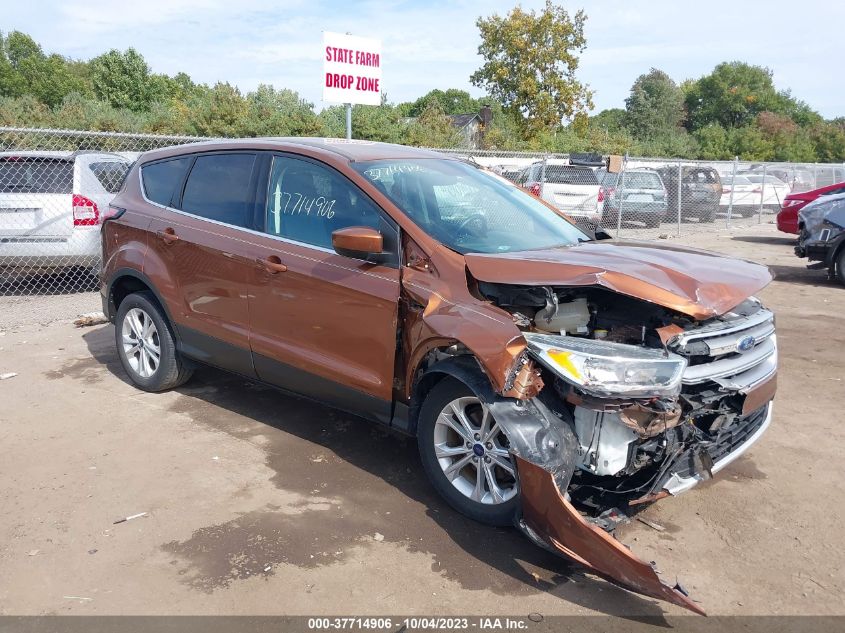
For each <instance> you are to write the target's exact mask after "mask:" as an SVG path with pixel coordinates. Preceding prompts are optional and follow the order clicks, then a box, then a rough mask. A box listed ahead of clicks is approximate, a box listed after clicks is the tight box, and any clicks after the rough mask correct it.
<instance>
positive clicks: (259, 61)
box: [3, 0, 845, 116]
mask: <svg viewBox="0 0 845 633" xmlns="http://www.w3.org/2000/svg"><path fill="white" fill-rule="evenodd" d="M582 2H583V4H584V5H585V10H586V13H587V16H588V19H587V23H586V27H585V28H586V36H587V44H588V46H587V50H586V51H585V53H584V54H583V56H582V59H581V65H580V68H579V72H578V77H579V79H580V80H581V81H583V82H585V83H587V84H589V85H590V86H591V87H592V88H593V90H594V91H595V102H596V105H597V109H602V108H607V107H622V106H623V104H624V99H625V96H627V93H628V90H629V88H630V86H631V83H632V82H633V80H634V79H636V77H637V76H638V75H639V74H641V73H643V72H647V71H648V69H649V68H650V67H652V66H654V67H657V68H660V69H662V70H665V71H666V72H667V73H669V75H670V76H672V77H673V78H674V79H676V80H678V81H680V80H683V79H685V78H688V77H698V76H701V75H702V74H704V73H706V72H709V71H710V70H711V69H712V68H713V66H715V65H716V64H717V63H719V62H721V61H726V60H733V59H741V60H745V61H749V62H751V63H756V64H761V65H766V66H769V67H771V68H772V70H773V71H774V77H775V82H776V84H777V86H778V87H779V88H786V87H791V88H792V89H793V93H794V94H795V95H796V96H797V97H798V98H801V99H804V100H805V101H807V102H808V103H810V105H811V106H813V107H816V108H820V109H821V111H822V113H823V114H825V115H826V116H836V115H839V114H843V112H842V109H843V105H842V104H843V103H845V99H843V97H845V88H841V87H840V86H839V85H838V83H837V82H835V81H831V77H835V76H838V72H837V71H838V66H839V62H838V59H839V57H840V51H839V50H838V48H839V46H838V42H839V34H838V29H839V24H841V23H842V19H843V18H845V3H829V2H824V1H823V0H804V1H803V2H801V3H800V4H796V3H795V2H794V0H770V1H768V2H765V1H760V0H750V1H745V2H736V1H735V0H709V2H708V3H707V4H706V5H702V4H700V3H699V4H689V3H678V2H675V1H673V0H603V1H602V2H595V1H593V2H589V1H588V0H582ZM515 3H516V2H515V0H489V1H488V2H484V3H481V2H472V1H469V0H452V1H451V2H448V1H444V0H366V1H364V2H348V0H347V1H341V0H332V1H322V2H321V1H318V0H308V1H306V0H288V1H284V2H282V1H279V0H237V1H236V2H232V0H145V1H144V2H135V3H123V2H115V1H114V0H68V1H66V2H61V1H59V0H44V1H42V2H37V3H36V2H29V3H22V2H20V3H17V2H16V3H7V4H6V6H4V16H3V22H4V30H11V29H19V30H22V31H25V32H27V33H29V34H31V35H32V36H33V37H35V39H36V40H37V41H39V42H40V43H41V44H42V45H43V46H44V48H45V50H47V51H49V52H58V53H61V54H64V55H69V56H72V57H76V58H90V57H94V56H96V55H99V54H100V53H103V52H105V51H106V50H108V49H110V48H119V49H125V48H127V47H130V46H132V47H134V48H136V49H137V50H139V51H140V52H141V53H142V54H143V55H144V57H145V58H146V59H147V61H148V62H149V64H150V65H151V67H152V68H153V70H154V71H155V72H165V73H168V74H174V73H176V72H179V71H185V72H187V73H188V74H190V75H191V76H192V77H193V78H194V79H195V80H197V81H201V82H208V83H214V82H216V81H229V82H230V83H233V84H235V85H237V86H238V87H239V88H240V89H241V90H242V91H248V90H252V89H254V88H255V87H256V86H257V85H258V84H259V83H273V84H274V85H276V86H277V87H287V88H292V89H294V90H296V91H298V92H299V93H300V94H301V95H302V96H303V97H304V98H306V99H308V100H309V101H312V102H314V103H316V104H317V105H318V106H319V105H320V98H321V94H320V74H321V71H322V55H321V52H320V48H321V47H320V43H321V31H323V30H329V31H338V32H346V31H349V32H352V33H355V34H356V35H362V36H366V37H380V38H381V39H382V40H383V53H382V54H383V59H384V79H383V85H384V87H385V90H386V91H387V93H388V95H389V97H390V99H391V100H393V101H404V100H411V99H415V98H416V97H418V96H420V95H422V94H424V93H425V92H427V91H428V90H430V89H432V88H450V87H455V88H463V89H467V90H470V91H471V92H472V93H473V94H476V95H478V94H480V92H479V91H478V90H477V89H474V88H472V87H471V86H470V85H469V76H470V74H471V73H472V72H473V71H474V70H475V69H476V68H478V66H479V65H480V63H481V60H480V58H479V57H478V55H477V49H478V44H479V38H478V30H477V28H476V26H475V21H476V19H477V18H478V16H479V15H489V14H491V13H494V12H495V13H499V14H504V13H506V12H507V11H509V10H510V9H511V8H512V7H513V6H514V5H515ZM522 4H523V5H524V6H525V7H526V8H529V9H530V8H537V7H540V6H541V5H542V4H543V2H542V0H530V1H523V2H522ZM577 8H578V7H577V6H576V5H572V4H571V3H567V9H568V10H569V11H570V12H574V11H576V10H577ZM815 15H820V16H824V18H825V19H824V20H814V21H813V31H814V32H813V36H812V37H811V38H803V39H798V40H796V39H795V38H790V39H789V40H788V42H789V45H784V41H785V40H784V39H783V36H786V35H793V34H794V29H795V25H796V24H797V23H799V22H801V21H805V20H806V19H807V18H808V17H811V16H815ZM45 16H53V17H51V18H47V17H45Z"/></svg>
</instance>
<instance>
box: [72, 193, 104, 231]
mask: <svg viewBox="0 0 845 633" xmlns="http://www.w3.org/2000/svg"><path fill="white" fill-rule="evenodd" d="M99 223H100V210H99V209H98V208H97V203H96V202H94V201H93V200H91V199H89V198H86V197H85V196H81V195H79V194H78V193H75V194H73V225H74V226H97V224H99Z"/></svg>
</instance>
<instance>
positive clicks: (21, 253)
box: [0, 226, 100, 268]
mask: <svg viewBox="0 0 845 633" xmlns="http://www.w3.org/2000/svg"><path fill="white" fill-rule="evenodd" d="M99 261H100V227H98V226H96V227H90V228H89V227H81V228H76V229H74V230H73V232H72V233H71V234H70V235H68V236H61V237H59V236H40V235H4V236H0V267H3V268H62V267H67V266H87V267H93V266H96V265H97V264H98V263H99Z"/></svg>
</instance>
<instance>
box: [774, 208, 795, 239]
mask: <svg viewBox="0 0 845 633" xmlns="http://www.w3.org/2000/svg"><path fill="white" fill-rule="evenodd" d="M775 220H776V222H777V227H778V231H780V232H782V233H792V234H793V235H798V214H797V213H786V212H785V211H783V210H781V211H780V212H779V213H778V214H777V216H776V217H775Z"/></svg>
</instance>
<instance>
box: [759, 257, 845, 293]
mask: <svg viewBox="0 0 845 633" xmlns="http://www.w3.org/2000/svg"><path fill="white" fill-rule="evenodd" d="M795 260H796V263H795V265H794V266H784V265H782V264H773V265H771V266H769V270H770V271H772V273H773V274H774V276H775V280H776V281H780V282H783V283H790V284H801V285H805V286H814V287H816V288H830V289H831V290H832V291H834V292H836V291H837V290H841V289H842V288H843V286H842V285H841V284H839V283H838V282H837V281H836V280H834V279H830V278H828V276H827V269H821V270H810V269H808V268H807V267H806V263H805V262H806V261H807V260H805V259H798V258H797V257H796V258H795Z"/></svg>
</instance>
